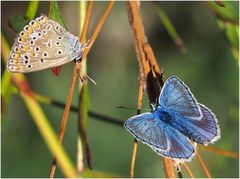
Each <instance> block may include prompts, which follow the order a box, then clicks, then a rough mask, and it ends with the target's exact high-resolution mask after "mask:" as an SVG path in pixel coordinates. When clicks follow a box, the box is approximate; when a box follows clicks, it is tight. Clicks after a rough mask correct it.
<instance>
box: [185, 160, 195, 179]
mask: <svg viewBox="0 0 240 179" xmlns="http://www.w3.org/2000/svg"><path fill="white" fill-rule="evenodd" d="M182 165H183V167H184V168H185V169H186V171H187V172H188V174H189V176H190V177H191V178H195V177H194V176H193V174H192V172H191V170H190V168H189V167H188V165H187V164H186V162H184V163H183V164H182Z"/></svg>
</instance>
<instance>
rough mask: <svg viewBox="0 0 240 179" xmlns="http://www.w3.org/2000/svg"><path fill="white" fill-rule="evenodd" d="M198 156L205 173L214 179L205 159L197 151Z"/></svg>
mask: <svg viewBox="0 0 240 179" xmlns="http://www.w3.org/2000/svg"><path fill="white" fill-rule="evenodd" d="M196 156H197V159H198V161H199V163H200V165H201V167H202V169H203V171H204V172H205V173H206V175H207V177H208V178H212V177H211V174H210V172H209V171H208V169H207V166H206V165H205V163H204V161H203V159H202V158H201V156H200V154H199V153H198V152H197V151H196Z"/></svg>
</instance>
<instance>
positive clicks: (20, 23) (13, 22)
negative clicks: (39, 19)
mask: <svg viewBox="0 0 240 179" xmlns="http://www.w3.org/2000/svg"><path fill="white" fill-rule="evenodd" d="M28 22H29V20H26V19H25V18H24V17H23V16H21V15H16V16H11V17H10V19H9V25H10V26H11V28H12V29H13V30H15V31H16V32H20V31H21V30H22V29H23V27H24V26H25V25H27V24H28Z"/></svg>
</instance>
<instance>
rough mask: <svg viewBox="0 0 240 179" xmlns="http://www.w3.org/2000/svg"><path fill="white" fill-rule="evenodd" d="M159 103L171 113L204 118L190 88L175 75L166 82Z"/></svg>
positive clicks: (196, 118)
mask: <svg viewBox="0 0 240 179" xmlns="http://www.w3.org/2000/svg"><path fill="white" fill-rule="evenodd" d="M159 105H160V107H161V108H162V109H163V110H165V111H166V112H168V113H169V114H170V115H171V114H174V115H181V116H186V117H190V118H192V119H195V120H199V119H201V118H202V112H201V110H200V107H199V105H198V103H197V101H196V99H195V98H194V96H193V94H192V93H191V91H190V89H189V88H188V87H187V86H186V85H185V84H184V83H183V82H182V81H181V80H179V79H178V78H177V77H175V76H173V77H170V78H168V79H167V80H166V82H165V83H164V86H163V88H162V91H161V94H160V97H159Z"/></svg>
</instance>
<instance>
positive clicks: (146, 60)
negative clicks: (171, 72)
mask: <svg viewBox="0 0 240 179" xmlns="http://www.w3.org/2000/svg"><path fill="white" fill-rule="evenodd" d="M126 6H127V11H128V19H129V23H130V26H131V29H132V33H133V37H134V44H135V49H136V53H137V60H138V63H139V71H140V81H142V83H143V84H142V85H143V89H144V90H147V93H148V98H149V101H150V102H151V103H152V102H153V103H155V102H156V99H158V96H159V93H160V91H159V87H160V86H162V85H163V81H162V74H161V70H160V68H159V66H158V64H157V60H156V58H155V55H154V53H153V51H152V48H151V46H150V44H149V43H148V41H147V37H146V35H145V32H144V27H143V23H142V18H141V15H140V9H139V5H138V2H137V1H127V2H126ZM133 154H134V153H133ZM132 158H134V157H132ZM162 160H163V169H164V173H165V176H166V177H167V178H175V174H174V168H173V162H172V161H171V160H169V159H167V158H163V159H162ZM132 170H134V169H132ZM133 173H134V172H133V171H131V174H133ZM131 174H130V175H131Z"/></svg>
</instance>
